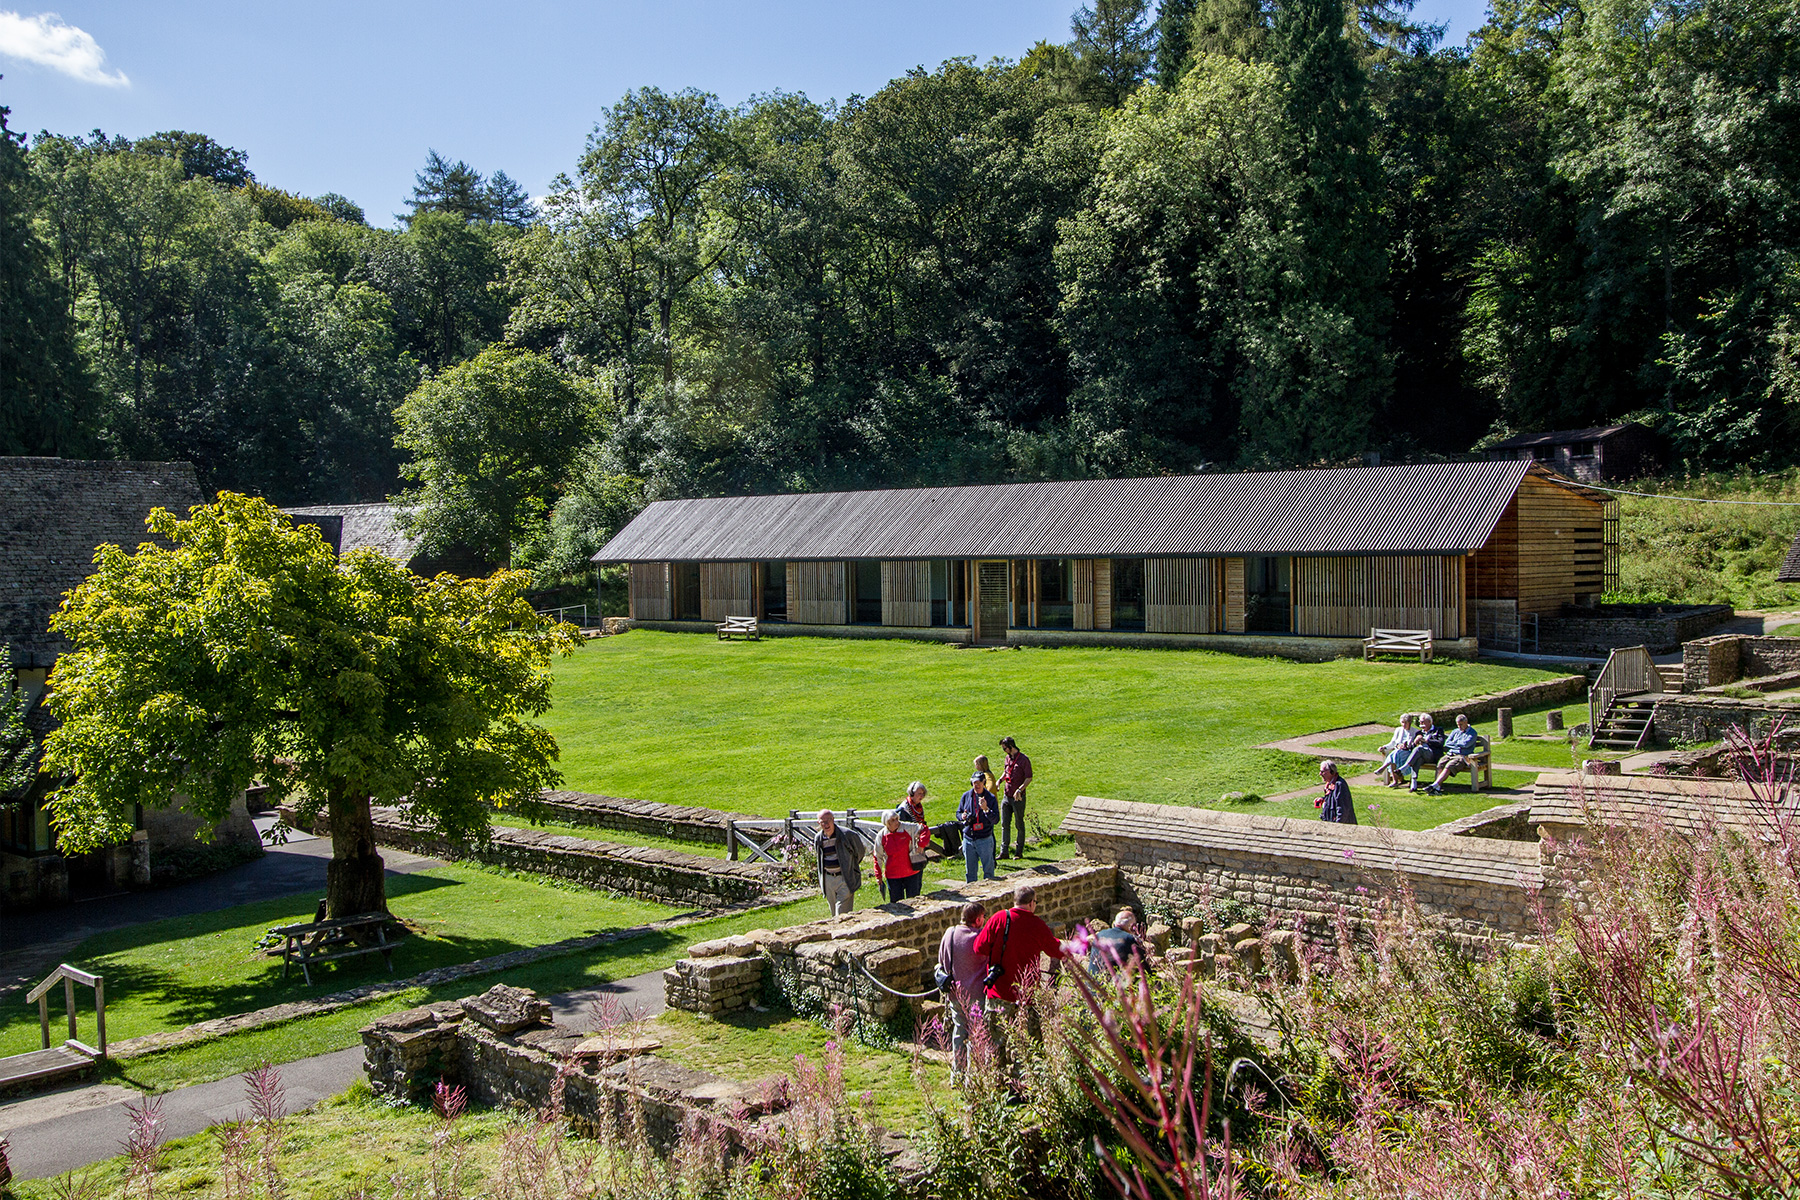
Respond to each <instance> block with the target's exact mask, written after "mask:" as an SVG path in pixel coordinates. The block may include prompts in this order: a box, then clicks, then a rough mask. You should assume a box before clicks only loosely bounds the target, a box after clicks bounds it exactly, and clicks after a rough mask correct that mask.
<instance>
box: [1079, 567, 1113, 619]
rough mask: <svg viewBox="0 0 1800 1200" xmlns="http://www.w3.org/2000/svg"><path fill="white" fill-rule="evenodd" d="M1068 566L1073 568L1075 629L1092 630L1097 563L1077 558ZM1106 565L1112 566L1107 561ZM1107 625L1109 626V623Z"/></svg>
mask: <svg viewBox="0 0 1800 1200" xmlns="http://www.w3.org/2000/svg"><path fill="white" fill-rule="evenodd" d="M1070 565H1071V566H1072V567H1073V568H1074V570H1073V572H1072V574H1073V576H1074V581H1075V597H1074V600H1075V622H1074V624H1075V628H1077V629H1092V628H1094V607H1095V594H1094V593H1095V576H1096V574H1097V571H1096V570H1095V568H1096V567H1097V566H1098V565H1099V562H1098V561H1097V560H1095V559H1092V558H1078V559H1075V560H1074V562H1073V563H1071V564H1070ZM1106 565H1107V566H1108V567H1110V566H1111V565H1112V564H1111V562H1110V561H1108V562H1107V564H1106ZM1109 574H1110V572H1109ZM1107 623H1108V624H1109V625H1110V624H1111V622H1110V621H1108V622H1107Z"/></svg>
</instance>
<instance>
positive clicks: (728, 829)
mask: <svg viewBox="0 0 1800 1200" xmlns="http://www.w3.org/2000/svg"><path fill="white" fill-rule="evenodd" d="M823 811H829V810H824V809H821V810H818V811H815V812H801V811H800V810H798V809H794V810H792V811H790V812H789V813H788V815H787V816H786V817H785V818H784V817H770V818H767V819H762V820H748V821H737V820H733V821H727V822H725V842H726V845H727V847H729V849H728V850H727V854H728V855H729V856H730V858H731V861H732V862H736V861H738V852H739V851H740V850H748V851H749V852H750V861H752V862H755V861H756V860H757V859H759V858H760V859H762V860H763V861H765V862H772V863H785V862H787V861H788V851H789V850H790V849H792V848H793V847H794V846H797V845H799V839H801V838H805V839H806V842H807V844H808V845H811V844H812V839H813V838H814V837H816V836H817V835H818V832H819V812H823ZM888 811H890V810H887V809H880V810H877V815H876V819H874V820H870V819H869V818H868V817H866V816H863V817H858V816H857V815H856V809H854V808H846V809H842V810H840V811H839V812H838V813H834V814H833V815H834V816H836V817H837V818H838V821H837V827H838V828H839V829H844V828H848V829H849V831H850V832H851V833H853V834H855V835H856V836H857V837H859V838H861V839H862V841H863V845H865V846H867V847H868V848H869V850H871V851H874V850H876V849H877V848H878V847H879V845H880V838H881V833H882V821H883V820H884V819H885V818H886V817H887V814H888ZM900 828H902V829H904V830H905V831H906V832H907V833H909V834H912V835H913V836H915V837H916V836H917V835H918V832H919V830H920V829H921V828H922V826H919V825H915V824H913V823H912V822H911V821H902V822H900Z"/></svg>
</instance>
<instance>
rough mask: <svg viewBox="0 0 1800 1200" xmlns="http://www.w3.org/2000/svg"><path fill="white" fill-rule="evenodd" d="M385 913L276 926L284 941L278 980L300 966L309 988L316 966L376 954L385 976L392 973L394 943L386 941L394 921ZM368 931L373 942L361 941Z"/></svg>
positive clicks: (276, 930)
mask: <svg viewBox="0 0 1800 1200" xmlns="http://www.w3.org/2000/svg"><path fill="white" fill-rule="evenodd" d="M393 919H394V918H393V917H392V916H390V915H389V914H387V913H358V914H356V915H355V916H353V917H334V918H332V919H331V920H329V921H303V922H301V923H300V924H298V925H278V926H276V927H275V929H274V932H275V933H279V934H280V935H281V936H282V938H283V939H284V940H283V942H282V947H281V977H282V978H283V979H286V978H287V975H288V968H289V967H290V966H292V965H293V964H294V963H299V964H300V973H301V974H302V975H303V976H305V977H306V986H308V987H311V986H312V967H313V964H315V963H326V962H333V961H335V960H337V959H340V958H356V957H358V956H360V955H364V954H379V955H381V957H382V958H383V959H384V960H385V961H386V962H387V969H388V974H390V975H392V974H393V973H394V943H393V942H390V941H388V937H387V928H388V925H389V924H390V923H391V922H392V921H393ZM370 932H373V933H374V935H375V941H374V942H373V943H368V942H365V941H363V939H364V938H366V937H367V936H368V935H369V933H370Z"/></svg>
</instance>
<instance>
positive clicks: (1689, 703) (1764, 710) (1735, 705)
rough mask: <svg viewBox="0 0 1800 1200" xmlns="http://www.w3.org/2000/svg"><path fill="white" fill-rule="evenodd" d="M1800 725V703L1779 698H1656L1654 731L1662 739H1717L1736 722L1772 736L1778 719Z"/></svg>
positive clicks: (1756, 733) (1668, 741)
mask: <svg viewBox="0 0 1800 1200" xmlns="http://www.w3.org/2000/svg"><path fill="white" fill-rule="evenodd" d="M1777 721H1781V722H1782V723H1783V725H1784V726H1785V727H1790V728H1791V727H1794V726H1796V725H1800V704H1793V703H1783V702H1781V701H1778V700H1739V699H1737V698H1736V697H1732V696H1717V695H1711V696H1709V695H1699V694H1695V693H1692V692H1688V693H1679V692H1678V693H1675V694H1674V695H1670V696H1665V697H1662V698H1660V699H1658V700H1657V701H1656V710H1655V712H1654V713H1653V714H1652V715H1651V718H1650V733H1651V736H1652V737H1654V738H1655V739H1656V740H1657V741H1658V742H1661V743H1663V744H1664V745H1669V744H1671V743H1675V742H1716V741H1719V740H1720V739H1722V738H1723V737H1725V735H1726V734H1727V733H1729V732H1730V731H1731V729H1732V728H1733V727H1734V726H1741V727H1742V728H1743V730H1744V732H1745V733H1748V734H1749V735H1750V736H1751V737H1754V738H1762V737H1766V736H1768V733H1769V730H1770V729H1772V728H1773V727H1774V725H1775V722H1777Z"/></svg>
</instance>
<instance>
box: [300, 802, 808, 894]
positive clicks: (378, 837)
mask: <svg viewBox="0 0 1800 1200" xmlns="http://www.w3.org/2000/svg"><path fill="white" fill-rule="evenodd" d="M282 816H283V819H284V820H287V821H289V822H290V823H291V822H292V821H293V820H295V814H294V812H293V810H292V809H290V808H283V809H282ZM374 818H375V841H376V842H377V843H378V844H380V845H383V846H392V847H394V848H396V849H399V850H408V851H411V852H412V853H414V854H425V855H429V856H431V857H433V858H443V859H470V860H473V861H475V862H483V863H487V864H489V865H491V866H499V867H507V868H510V869H512V870H517V871H527V872H530V873H532V874H535V875H548V876H551V877H552V878H556V879H567V880H569V881H570V882H573V883H580V884H585V885H586V886H588V887H592V888H599V889H602V890H604V891H609V892H619V893H621V894H623V895H628V896H635V897H637V898H638V899H640V900H655V901H658V902H660V903H663V904H673V905H677V906H682V907H691V908H731V907H737V906H740V905H745V904H753V903H755V902H756V901H758V900H761V899H762V898H763V897H764V895H766V894H767V893H769V892H772V891H774V890H776V888H777V887H778V886H779V884H780V882H781V869H780V868H779V867H775V866H771V865H770V864H768V863H761V864H752V863H746V862H727V861H725V860H724V859H718V858H707V857H706V856H704V855H700V854H685V853H683V852H682V851H679V850H660V849H655V848H653V847H649V846H621V845H616V844H614V843H612V842H601V841H594V840H591V839H588V838H579V837H569V836H566V835H564V834H555V833H546V832H544V831H543V830H540V829H509V828H505V827H503V826H495V827H494V828H493V830H492V831H491V836H490V837H489V840H488V841H487V843H486V844H467V843H463V842H453V841H451V840H450V839H448V838H445V837H443V836H441V835H439V834H437V833H434V832H432V831H430V830H426V829H421V828H419V827H418V826H416V825H413V824H412V823H411V822H409V821H408V820H407V819H406V817H405V815H404V814H403V813H402V812H401V811H400V810H399V809H397V808H383V807H377V808H375V810H374Z"/></svg>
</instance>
